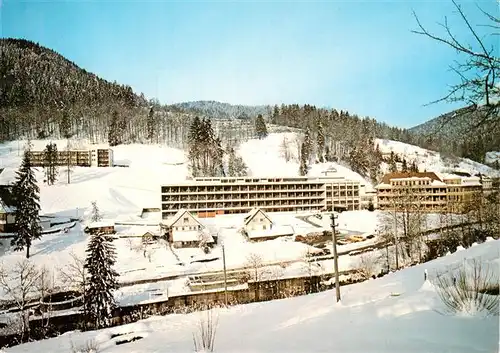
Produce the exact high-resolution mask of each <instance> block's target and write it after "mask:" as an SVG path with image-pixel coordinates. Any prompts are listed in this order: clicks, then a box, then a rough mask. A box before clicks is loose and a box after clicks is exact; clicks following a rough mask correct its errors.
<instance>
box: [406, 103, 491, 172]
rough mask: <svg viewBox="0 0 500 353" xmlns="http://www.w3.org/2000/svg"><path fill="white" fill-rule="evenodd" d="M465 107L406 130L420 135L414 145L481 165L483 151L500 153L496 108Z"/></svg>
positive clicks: (484, 152)
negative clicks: (485, 112) (416, 143)
mask: <svg viewBox="0 0 500 353" xmlns="http://www.w3.org/2000/svg"><path fill="white" fill-rule="evenodd" d="M484 110H485V107H484V106H483V107H479V108H478V109H474V108H473V107H465V108H461V109H457V110H455V111H452V112H450V113H446V114H443V115H440V116H438V117H437V118H434V119H431V120H429V121H427V122H425V123H423V124H421V125H418V126H415V127H413V128H411V129H410V131H411V132H412V133H413V134H415V135H418V136H420V137H419V139H418V141H417V142H418V144H419V145H421V146H422V147H425V148H428V149H433V150H437V151H441V152H445V153H448V154H453V155H456V156H460V157H466V158H470V159H473V160H475V161H478V162H483V161H484V157H485V154H486V152H488V151H500V124H499V123H498V122H499V121H500V111H499V110H500V109H499V108H496V110H488V113H489V116H490V118H489V119H486V118H485V117H484Z"/></svg>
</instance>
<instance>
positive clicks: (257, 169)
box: [238, 132, 367, 184]
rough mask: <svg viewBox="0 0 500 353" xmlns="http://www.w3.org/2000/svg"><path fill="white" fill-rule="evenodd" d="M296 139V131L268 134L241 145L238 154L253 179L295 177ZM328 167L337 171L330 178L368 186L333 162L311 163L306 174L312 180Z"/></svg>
mask: <svg viewBox="0 0 500 353" xmlns="http://www.w3.org/2000/svg"><path fill="white" fill-rule="evenodd" d="M297 136H298V135H297V133H295V132H288V133H271V134H269V135H268V136H267V137H266V138H264V139H262V140H257V139H253V140H249V141H246V142H244V143H242V144H241V145H240V147H239V149H238V153H239V154H240V155H241V156H242V158H243V160H244V161H245V163H246V165H247V166H248V168H249V169H250V171H251V175H253V176H257V177H266V176H273V177H275V176H278V175H279V176H286V177H294V176H297V175H298V172H299V158H298V153H297V152H298V149H297V142H296V141H297ZM283 140H285V141H286V145H287V146H288V147H287V149H288V151H289V153H290V157H291V159H290V160H289V161H288V162H287V161H286V159H285V157H284V151H283V146H282V145H283ZM331 168H334V169H335V170H336V171H337V172H336V173H335V175H333V174H332V173H329V174H328V175H329V176H344V177H346V178H347V179H351V180H359V181H361V182H362V184H366V183H367V181H366V180H365V179H364V178H363V177H362V176H361V175H359V174H358V173H356V172H353V171H352V170H350V169H349V168H346V167H344V166H342V165H340V164H338V163H333V162H328V163H316V164H312V165H311V169H310V170H309V173H308V175H309V176H312V177H318V176H325V174H324V172H325V171H326V170H328V169H331Z"/></svg>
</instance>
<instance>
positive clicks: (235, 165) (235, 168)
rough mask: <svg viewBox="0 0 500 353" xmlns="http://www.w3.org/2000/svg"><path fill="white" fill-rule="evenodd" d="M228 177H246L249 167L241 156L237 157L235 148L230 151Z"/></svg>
mask: <svg viewBox="0 0 500 353" xmlns="http://www.w3.org/2000/svg"><path fill="white" fill-rule="evenodd" d="M227 169H228V175H229V176H231V177H240V176H246V175H247V174H248V171H247V166H246V164H245V162H244V161H243V158H241V156H237V155H236V152H235V151H234V148H230V149H229V161H228V167H227Z"/></svg>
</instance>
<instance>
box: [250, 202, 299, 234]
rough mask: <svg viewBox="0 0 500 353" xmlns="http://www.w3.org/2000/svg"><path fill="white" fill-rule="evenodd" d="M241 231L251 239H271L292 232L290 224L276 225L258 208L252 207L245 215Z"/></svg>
mask: <svg viewBox="0 0 500 353" xmlns="http://www.w3.org/2000/svg"><path fill="white" fill-rule="evenodd" d="M242 231H243V234H245V235H246V236H247V237H248V239H250V240H252V241H265V240H271V239H276V238H278V237H282V236H287V235H293V233H294V231H293V228H292V227H290V226H282V225H276V224H275V223H274V222H273V220H272V219H271V218H270V217H269V216H268V215H267V214H266V213H265V212H264V211H263V210H261V209H260V208H254V209H252V210H251V211H250V212H249V213H248V214H247V215H246V216H245V218H244V223H243V229H242Z"/></svg>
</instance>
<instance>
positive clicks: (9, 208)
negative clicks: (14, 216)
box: [0, 199, 16, 213]
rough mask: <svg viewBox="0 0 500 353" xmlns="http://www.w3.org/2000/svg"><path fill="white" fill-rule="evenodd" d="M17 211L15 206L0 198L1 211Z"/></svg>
mask: <svg viewBox="0 0 500 353" xmlns="http://www.w3.org/2000/svg"><path fill="white" fill-rule="evenodd" d="M15 211H16V208H15V207H10V206H7V205H6V204H5V202H3V201H2V199H0V213H14V212H15Z"/></svg>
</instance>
